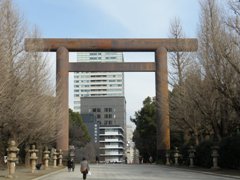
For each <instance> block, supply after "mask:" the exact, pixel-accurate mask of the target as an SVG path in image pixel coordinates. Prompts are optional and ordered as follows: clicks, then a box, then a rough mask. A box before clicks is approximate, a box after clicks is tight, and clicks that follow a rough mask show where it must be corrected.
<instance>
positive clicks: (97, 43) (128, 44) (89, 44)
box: [25, 38, 198, 52]
mask: <svg viewBox="0 0 240 180" xmlns="http://www.w3.org/2000/svg"><path fill="white" fill-rule="evenodd" d="M32 44H35V45H36V44H41V46H39V49H38V48H37V49H36V48H34V51H51V52H55V51H57V49H58V48H59V47H65V48H66V49H68V51H70V52H80V51H120V52H121V51H126V52H148V51H153V52H154V51H156V50H157V49H159V48H161V47H164V48H166V50H167V51H168V52H173V51H196V50H197V48H198V41H197V39H191V38H184V39H169V38H166V39H66V38H63V39H62V38H27V39H26V40H25V48H26V51H30V50H31V45H32Z"/></svg>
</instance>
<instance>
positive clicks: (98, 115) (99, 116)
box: [95, 114, 101, 125]
mask: <svg viewBox="0 0 240 180" xmlns="http://www.w3.org/2000/svg"><path fill="white" fill-rule="evenodd" d="M100 118H101V114H97V119H100ZM95 125H96V124H95Z"/></svg>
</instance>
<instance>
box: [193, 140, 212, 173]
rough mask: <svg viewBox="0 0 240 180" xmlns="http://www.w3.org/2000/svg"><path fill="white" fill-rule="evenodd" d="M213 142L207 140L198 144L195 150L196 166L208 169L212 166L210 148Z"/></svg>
mask: <svg viewBox="0 0 240 180" xmlns="http://www.w3.org/2000/svg"><path fill="white" fill-rule="evenodd" d="M212 145H213V141H211V140H208V141H204V142H202V143H200V144H199V146H198V147H197V148H196V165H198V166H201V167H206V168H210V167H211V166H212V157H211V152H212V150H211V146H212Z"/></svg>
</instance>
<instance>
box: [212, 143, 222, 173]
mask: <svg viewBox="0 0 240 180" xmlns="http://www.w3.org/2000/svg"><path fill="white" fill-rule="evenodd" d="M211 149H212V154H211V156H212V158H213V166H212V169H215V170H217V169H220V168H219V166H218V157H219V154H218V149H219V146H217V145H214V146H212V147H211Z"/></svg>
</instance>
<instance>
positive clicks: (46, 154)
mask: <svg viewBox="0 0 240 180" xmlns="http://www.w3.org/2000/svg"><path fill="white" fill-rule="evenodd" d="M49 154H50V151H48V147H47V146H45V148H44V151H43V163H44V169H47V168H48V162H49Z"/></svg>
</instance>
